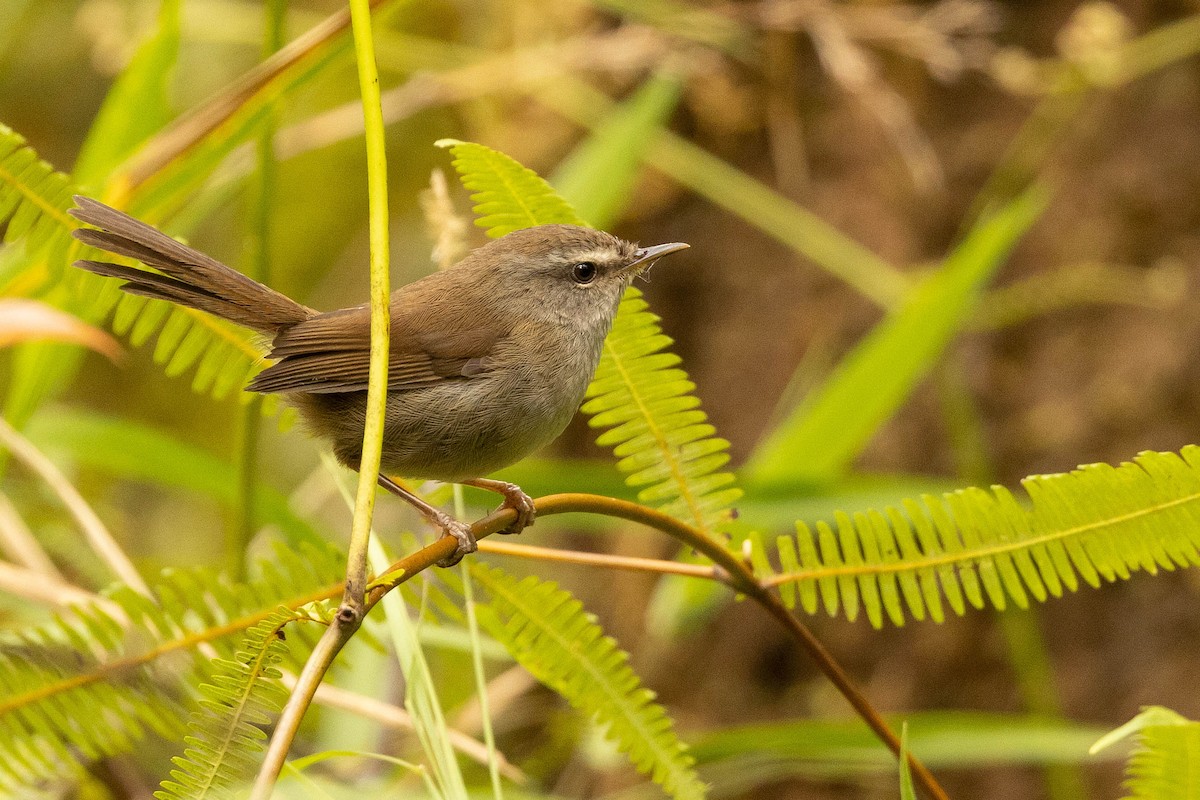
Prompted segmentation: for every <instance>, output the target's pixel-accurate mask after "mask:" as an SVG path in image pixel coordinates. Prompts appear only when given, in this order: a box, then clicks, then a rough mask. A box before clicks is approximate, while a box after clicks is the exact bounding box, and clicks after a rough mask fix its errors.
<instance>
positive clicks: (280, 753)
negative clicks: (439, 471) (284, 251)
mask: <svg viewBox="0 0 1200 800" xmlns="http://www.w3.org/2000/svg"><path fill="white" fill-rule="evenodd" d="M350 21H351V27H352V29H353V31H354V52H355V57H356V60H357V62H358V83H359V90H360V92H361V94H362V105H363V123H364V129H365V138H366V145H367V200H368V204H369V206H368V212H369V218H368V221H369V226H370V242H371V303H370V305H371V361H370V372H369V377H368V379H367V409H366V419H365V423H364V426H363V447H362V460H361V462H360V464H359V476H358V494H357V496H356V498H355V503H354V522H353V525H352V527H351V530H350V547H349V553H348V555H347V557H346V585H345V590H344V591H343V593H342V604H341V606H340V607H339V608H338V612H337V614H336V615H335V616H334V619H333V620H332V621H331V623H330V625H329V627H328V628H327V629H326V631H325V633H324V635H323V636H322V637H321V639H320V641H318V642H317V646H316V647H315V648H314V649H313V652H312V654H311V655H310V656H309V658H308V660H307V661H306V662H305V663H304V668H303V669H302V670H301V671H300V675H299V677H298V678H297V679H296V686H295V688H294V689H293V690H292V693H291V695H290V696H289V697H288V701H287V704H286V705H285V706H284V709H283V713H282V714H281V715H280V717H279V722H278V723H277V725H276V727H275V734H274V735H273V736H272V737H271V742H270V744H269V745H268V746H267V753H266V756H265V757H264V759H263V763H262V766H261V767H260V768H259V771H258V776H257V778H255V781H254V789H253V791H252V793H251V800H269V798H270V797H271V793H272V791H273V789H274V787H275V781H277V780H278V779H279V773H280V772H281V771H282V770H283V764H284V762H285V761H286V760H287V754H288V750H289V749H290V747H291V743H292V740H293V739H294V738H295V736H296V732H297V731H298V730H299V729H300V722H301V720H302V719H303V718H304V713H305V712H306V711H307V710H308V706H309V704H311V703H312V699H313V696H314V695H315V694H316V691H317V687H318V686H319V685H320V683H321V681H322V679H324V677H325V673H326V671H328V669H329V666H330V665H331V664H332V663H333V659H334V658H336V657H337V654H338V653H339V652H340V651H341V649H342V648H343V647H344V646H345V645H346V642H348V641H350V637H352V636H353V635H354V633H355V631H357V630H358V628H359V625H361V624H362V618H363V615H364V614H365V613H366V609H365V607H364V602H363V601H364V596H365V593H366V586H367V545H368V544H369V542H370V537H371V517H372V515H373V513H374V511H375V483H376V481H377V480H378V478H379V462H380V456H381V453H382V448H383V421H384V411H385V408H386V403H387V368H388V349H389V346H390V341H389V339H390V337H389V333H390V330H391V320H390V318H389V314H388V298H389V295H390V291H389V290H390V286H389V283H390V281H389V276H388V207H387V156H386V153H385V147H384V131H383V111H382V109H381V107H380V104H379V70H378V68H377V67H376V64H375V44H374V38H373V36H372V30H371V0H350Z"/></svg>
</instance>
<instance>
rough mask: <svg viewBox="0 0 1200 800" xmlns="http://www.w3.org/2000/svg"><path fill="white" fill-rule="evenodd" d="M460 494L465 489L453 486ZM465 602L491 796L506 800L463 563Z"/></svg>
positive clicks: (471, 591) (472, 600) (468, 574)
mask: <svg viewBox="0 0 1200 800" xmlns="http://www.w3.org/2000/svg"><path fill="white" fill-rule="evenodd" d="M454 488H455V489H456V490H458V492H459V493H461V492H462V488H461V487H459V486H458V485H455V487H454ZM460 566H461V570H460V572H461V574H462V585H463V603H464V605H465V606H466V609H467V630H468V631H469V632H470V634H471V665H472V667H474V671H475V692H476V694H478V696H479V719H480V722H481V724H482V727H483V742H484V744H485V745H487V765H488V775H489V776H490V777H491V779H492V796H493V797H494V798H495V800H504V789H503V787H501V785H500V760H499V758H497V755H496V736H495V734H494V733H493V732H492V711H491V708H490V707H489V704H488V692H487V675H485V674H484V672H483V651H482V650H481V649H480V647H479V621H478V620H477V619H476V617H475V587H474V584H473V583H472V582H471V568H470V567H469V566H468V565H467V564H462V565H460Z"/></svg>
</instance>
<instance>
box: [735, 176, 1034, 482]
mask: <svg viewBox="0 0 1200 800" xmlns="http://www.w3.org/2000/svg"><path fill="white" fill-rule="evenodd" d="M1045 204H1046V197H1045V193H1044V192H1042V191H1041V190H1040V189H1036V188H1035V189H1033V190H1030V191H1029V192H1026V193H1025V194H1023V195H1022V196H1021V197H1019V198H1017V200H1015V201H1014V202H1013V203H1012V204H1011V205H1009V206H1008V207H1006V208H1005V209H1003V210H1002V211H1000V212H999V213H997V214H996V215H994V216H992V217H990V218H988V219H987V220H985V221H984V222H982V223H980V224H979V226H977V227H976V228H975V229H974V230H973V231H972V232H971V233H970V235H968V236H967V238H966V240H965V241H963V243H962V244H961V245H959V246H958V248H956V249H955V251H954V252H953V253H952V254H951V255H950V256H949V257H948V258H947V259H946V261H945V263H944V264H943V266H942V267H941V269H939V270H938V271H937V272H936V273H935V274H933V275H932V276H930V277H929V278H928V279H926V281H925V282H924V283H922V284H921V285H920V286H918V287H917V288H916V289H914V290H912V292H911V293H910V295H909V297H908V298H907V299H906V300H905V302H904V303H903V305H901V306H900V307H899V308H898V309H896V311H894V312H892V313H891V314H890V315H889V316H888V317H887V318H886V319H884V321H883V322H881V323H880V324H879V325H878V326H876V328H875V329H874V330H873V331H871V333H870V334H869V335H868V336H867V337H866V338H865V339H864V340H863V341H862V343H860V344H859V345H858V346H857V347H856V348H855V349H854V351H853V352H852V353H850V354H849V355H848V356H847V357H846V358H845V359H843V360H842V362H841V363H840V364H839V365H838V367H837V369H836V370H835V371H834V373H833V374H832V375H831V376H830V378H829V380H828V381H827V382H826V383H825V385H823V386H822V387H820V388H819V389H818V390H817V391H816V392H814V394H813V396H812V397H811V398H810V399H809V400H808V401H806V402H805V403H803V404H801V406H800V407H799V408H798V409H796V411H795V412H794V413H793V414H792V415H791V416H790V417H788V419H786V420H785V421H784V423H783V424H782V425H780V426H779V427H778V428H777V429H776V430H775V431H773V432H772V433H771V435H770V436H769V437H768V438H767V440H766V441H765V442H764V443H763V444H762V446H761V447H759V449H758V451H757V452H756V453H755V454H754V456H753V457H752V458H751V460H750V461H749V462H748V463H747V465H746V468H745V471H744V473H743V474H744V476H745V478H746V479H747V480H752V481H754V482H757V483H760V484H769V483H771V482H773V481H796V480H810V481H813V482H822V481H828V480H830V479H833V478H836V477H837V476H838V475H840V474H842V473H843V472H845V470H846V469H847V467H848V466H849V465H850V462H851V461H852V460H853V459H854V457H855V456H857V455H858V453H859V452H861V450H862V448H863V447H864V446H865V444H866V443H867V441H868V440H869V439H870V437H871V435H872V434H874V432H875V431H876V430H878V428H879V426H880V425H882V424H883V423H884V422H885V421H887V420H888V419H889V418H890V417H891V416H892V415H893V414H894V413H895V412H896V409H897V408H899V407H900V404H901V403H903V402H904V400H905V399H906V398H907V397H908V396H909V394H910V393H911V392H912V390H913V389H914V388H915V387H916V386H917V384H918V383H919V382H920V381H921V379H922V378H924V377H925V375H926V374H928V372H929V371H930V370H931V369H932V368H933V366H934V365H935V364H936V363H937V361H938V359H939V358H940V357H941V355H942V353H943V352H944V351H945V349H946V347H947V346H948V345H949V344H950V342H951V341H952V340H953V338H954V336H955V334H956V333H957V332H958V331H959V330H960V329H961V328H962V326H963V324H964V323H965V321H966V319H967V317H968V315H969V314H970V311H971V308H972V307H973V305H974V303H975V301H976V299H977V298H978V297H979V294H980V292H981V290H982V289H983V286H984V284H985V283H986V282H987V280H988V279H989V278H990V277H991V276H992V275H993V274H994V273H995V271H996V269H997V268H998V267H999V266H1000V264H1001V263H1002V262H1003V260H1004V258H1005V257H1006V256H1007V255H1008V253H1009V251H1010V250H1011V249H1012V248H1013V246H1014V245H1015V244H1016V243H1017V240H1018V239H1020V237H1021V236H1022V234H1024V233H1025V231H1026V230H1028V228H1029V226H1030V225H1032V224H1033V222H1034V221H1035V220H1036V219H1037V218H1038V216H1039V215H1040V214H1041V212H1042V210H1043V209H1044V208H1045Z"/></svg>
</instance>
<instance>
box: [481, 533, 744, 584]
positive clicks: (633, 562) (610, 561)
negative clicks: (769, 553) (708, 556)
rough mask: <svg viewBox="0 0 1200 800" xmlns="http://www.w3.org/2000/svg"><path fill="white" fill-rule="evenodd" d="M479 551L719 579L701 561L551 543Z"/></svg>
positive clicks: (489, 545)
mask: <svg viewBox="0 0 1200 800" xmlns="http://www.w3.org/2000/svg"><path fill="white" fill-rule="evenodd" d="M479 552H481V553H491V554H494V555H500V556H516V557H517V558H532V559H536V560H540V561H557V562H559V563H560V564H584V565H587V566H590V567H608V568H609V569H626V570H632V571H634V572H655V573H658V574H660V575H685V576H687V577H689V578H708V579H710V580H721V579H722V578H721V575H722V573H721V572H719V571H717V570H714V569H713V568H712V567H711V566H705V565H703V564H684V563H681V562H679V561H665V560H663V559H659V558H636V557H633V556H617V555H610V554H608V553H584V552H580V551H577V550H559V549H557V548H553V547H536V546H534V545H531V544H512V543H510V542H480V544H479Z"/></svg>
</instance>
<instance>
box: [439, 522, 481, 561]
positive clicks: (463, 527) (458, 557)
mask: <svg viewBox="0 0 1200 800" xmlns="http://www.w3.org/2000/svg"><path fill="white" fill-rule="evenodd" d="M438 526H439V527H440V528H441V529H442V535H443V536H453V537H454V538H455V539H456V540H457V541H458V547H457V548H455V550H454V552H453V553H451V554H450V555H448V556H446V557H445V558H443V559H442V560H441V561H439V562H437V565H438V566H439V567H453V566H454V565H455V564H457V563H458V562H460V561H462V557H463V556H465V555H467V554H468V553H474V552H475V551H476V550H478V549H479V544H478V543H477V542H476V541H475V534H474V533H472V532H471V526H470V525H468V524H467V523H465V522H459V521H458V520H456V519H454V518H452V517H450V516H448V515H445V514H443V515H442V516H441V517H440V518H439V519H438Z"/></svg>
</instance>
